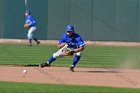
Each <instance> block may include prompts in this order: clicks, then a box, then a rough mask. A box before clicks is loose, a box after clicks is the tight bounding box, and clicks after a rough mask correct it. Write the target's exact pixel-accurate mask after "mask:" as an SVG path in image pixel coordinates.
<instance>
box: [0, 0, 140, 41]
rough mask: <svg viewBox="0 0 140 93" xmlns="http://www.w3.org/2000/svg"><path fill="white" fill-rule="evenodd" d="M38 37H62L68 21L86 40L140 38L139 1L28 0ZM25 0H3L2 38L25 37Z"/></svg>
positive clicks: (0, 13)
mask: <svg viewBox="0 0 140 93" xmlns="http://www.w3.org/2000/svg"><path fill="white" fill-rule="evenodd" d="M27 6H28V9H29V10H31V13H32V14H33V15H34V16H35V18H36V20H37V31H36V33H35V35H36V36H37V37H38V38H39V39H50V40H56V39H59V38H60V36H61V34H62V33H64V32H65V26H66V25H67V24H73V25H74V26H75V32H77V33H79V34H81V36H82V37H83V38H84V40H101V41H140V26H139V25H140V0H28V4H27ZM24 9H25V5H24V0H0V38H19V39H20V38H22V39H23V38H26V34H27V31H26V30H25V29H24V28H23V24H24Z"/></svg>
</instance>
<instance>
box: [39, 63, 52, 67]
mask: <svg viewBox="0 0 140 93" xmlns="http://www.w3.org/2000/svg"><path fill="white" fill-rule="evenodd" d="M49 66H50V64H48V63H47V62H45V63H41V64H40V65H39V67H41V68H43V67H49Z"/></svg>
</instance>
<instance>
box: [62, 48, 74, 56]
mask: <svg viewBox="0 0 140 93" xmlns="http://www.w3.org/2000/svg"><path fill="white" fill-rule="evenodd" d="M73 54H74V51H73V49H71V48H66V49H65V50H64V51H63V55H64V56H72V55H73Z"/></svg>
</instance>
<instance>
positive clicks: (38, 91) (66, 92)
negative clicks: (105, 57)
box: [0, 82, 140, 93]
mask: <svg viewBox="0 0 140 93" xmlns="http://www.w3.org/2000/svg"><path fill="white" fill-rule="evenodd" d="M0 93H140V89H130V88H113V87H97V86H79V85H58V84H36V83H14V82H0Z"/></svg>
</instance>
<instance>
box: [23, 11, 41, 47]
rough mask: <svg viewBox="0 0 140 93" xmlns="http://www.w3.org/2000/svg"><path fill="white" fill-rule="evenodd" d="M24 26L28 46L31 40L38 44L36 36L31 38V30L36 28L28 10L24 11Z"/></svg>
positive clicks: (30, 44)
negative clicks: (26, 30)
mask: <svg viewBox="0 0 140 93" xmlns="http://www.w3.org/2000/svg"><path fill="white" fill-rule="evenodd" d="M24 27H25V28H27V29H28V34H27V38H28V40H29V46H32V40H34V41H35V42H36V43H37V45H39V44H40V42H39V41H38V40H37V39H36V38H33V32H34V31H35V30H36V21H35V19H34V17H33V16H32V15H31V13H30V11H28V10H26V11H25V24H24Z"/></svg>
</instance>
